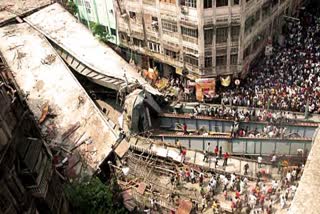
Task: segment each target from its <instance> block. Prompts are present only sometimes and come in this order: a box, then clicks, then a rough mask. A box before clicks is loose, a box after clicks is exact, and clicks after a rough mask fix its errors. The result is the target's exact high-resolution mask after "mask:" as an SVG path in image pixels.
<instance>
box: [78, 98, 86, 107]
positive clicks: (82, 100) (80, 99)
mask: <svg viewBox="0 0 320 214" xmlns="http://www.w3.org/2000/svg"><path fill="white" fill-rule="evenodd" d="M84 102H85V100H84V98H83V97H82V96H78V108H79V107H80V105H81V104H84Z"/></svg>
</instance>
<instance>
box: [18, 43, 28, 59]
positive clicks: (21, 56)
mask: <svg viewBox="0 0 320 214" xmlns="http://www.w3.org/2000/svg"><path fill="white" fill-rule="evenodd" d="M16 47H17V46H16ZM17 55H18V56H17V59H19V60H20V59H22V58H23V57H25V56H26V55H27V54H26V53H23V52H20V51H18V50H17Z"/></svg>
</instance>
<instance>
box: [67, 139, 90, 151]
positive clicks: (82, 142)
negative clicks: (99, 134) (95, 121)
mask: <svg viewBox="0 0 320 214" xmlns="http://www.w3.org/2000/svg"><path fill="white" fill-rule="evenodd" d="M88 140H91V137H87V138H86V139H84V140H83V141H80V142H79V143H77V144H76V145H75V147H73V148H72V149H71V152H72V151H74V150H75V149H76V148H78V147H80V146H81V145H82V144H84V143H86V141H88ZM91 141H92V140H91Z"/></svg>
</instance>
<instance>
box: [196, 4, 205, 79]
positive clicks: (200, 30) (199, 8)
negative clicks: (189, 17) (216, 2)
mask: <svg viewBox="0 0 320 214" xmlns="http://www.w3.org/2000/svg"><path fill="white" fill-rule="evenodd" d="M203 8H204V2H203V1H197V17H198V54H199V59H198V62H199V66H198V67H199V70H200V73H199V74H200V75H203V74H204V57H205V56H204V31H203V26H204V15H203V12H204V9H203Z"/></svg>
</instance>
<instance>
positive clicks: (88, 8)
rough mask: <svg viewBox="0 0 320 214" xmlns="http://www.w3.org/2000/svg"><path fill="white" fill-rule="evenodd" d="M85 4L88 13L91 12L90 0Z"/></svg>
mask: <svg viewBox="0 0 320 214" xmlns="http://www.w3.org/2000/svg"><path fill="white" fill-rule="evenodd" d="M84 6H85V8H86V11H87V13H91V5H90V2H88V1H85V2H84Z"/></svg>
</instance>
